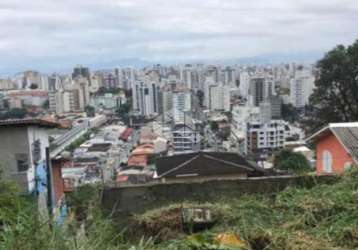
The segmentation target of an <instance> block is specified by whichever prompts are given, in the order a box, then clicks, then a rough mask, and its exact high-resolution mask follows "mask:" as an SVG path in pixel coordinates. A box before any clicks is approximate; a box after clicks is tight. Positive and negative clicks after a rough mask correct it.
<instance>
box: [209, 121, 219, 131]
mask: <svg viewBox="0 0 358 250" xmlns="http://www.w3.org/2000/svg"><path fill="white" fill-rule="evenodd" d="M210 129H211V130H212V131H217V130H218V129H219V124H218V123H217V122H214V121H211V122H210Z"/></svg>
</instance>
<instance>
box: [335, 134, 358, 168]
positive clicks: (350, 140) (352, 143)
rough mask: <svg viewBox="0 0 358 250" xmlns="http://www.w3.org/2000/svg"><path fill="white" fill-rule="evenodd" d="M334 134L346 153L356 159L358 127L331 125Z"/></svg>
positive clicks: (357, 153)
mask: <svg viewBox="0 0 358 250" xmlns="http://www.w3.org/2000/svg"><path fill="white" fill-rule="evenodd" d="M331 130H332V132H333V133H334V135H335V136H336V137H337V138H338V140H339V141H340V142H341V143H342V144H343V146H344V147H345V148H346V150H347V151H348V153H350V155H351V156H352V158H353V159H355V160H356V161H357V160H358V127H332V128H331Z"/></svg>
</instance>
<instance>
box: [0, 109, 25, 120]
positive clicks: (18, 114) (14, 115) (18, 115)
mask: <svg viewBox="0 0 358 250" xmlns="http://www.w3.org/2000/svg"><path fill="white" fill-rule="evenodd" d="M26 114H27V111H26V109H19V108H13V109H11V110H10V111H8V112H6V113H4V114H1V115H0V119H22V118H24V117H25V116H26Z"/></svg>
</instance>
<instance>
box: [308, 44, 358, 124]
mask: <svg viewBox="0 0 358 250" xmlns="http://www.w3.org/2000/svg"><path fill="white" fill-rule="evenodd" d="M357 66H358V40H357V41H356V42H355V43H354V44H352V45H350V46H348V47H345V46H343V45H339V46H337V47H336V48H334V49H333V50H331V51H329V52H328V53H327V54H326V55H325V56H324V58H323V59H321V60H320V61H318V63H317V78H316V82H315V86H316V88H315V90H314V92H313V94H312V96H311V98H310V103H311V104H312V106H313V112H312V117H311V118H312V122H311V127H313V129H317V128H318V127H321V126H323V125H325V124H327V123H329V122H350V121H356V120H357V119H358V67H357Z"/></svg>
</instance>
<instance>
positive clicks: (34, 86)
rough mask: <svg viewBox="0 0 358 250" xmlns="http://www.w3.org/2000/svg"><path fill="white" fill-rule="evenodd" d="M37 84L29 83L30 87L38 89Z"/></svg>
mask: <svg viewBox="0 0 358 250" xmlns="http://www.w3.org/2000/svg"><path fill="white" fill-rule="evenodd" d="M38 88H39V86H38V85H37V84H36V83H31V85H30V89H38Z"/></svg>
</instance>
